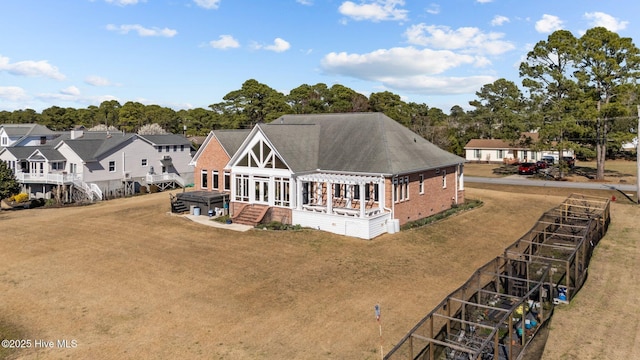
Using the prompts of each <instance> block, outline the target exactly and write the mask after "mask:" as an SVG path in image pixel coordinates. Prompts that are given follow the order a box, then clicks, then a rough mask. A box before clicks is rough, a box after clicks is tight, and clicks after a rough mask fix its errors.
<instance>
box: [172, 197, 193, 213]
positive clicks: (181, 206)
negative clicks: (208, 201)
mask: <svg viewBox="0 0 640 360" xmlns="http://www.w3.org/2000/svg"><path fill="white" fill-rule="evenodd" d="M169 198H170V199H171V212H172V213H177V214H180V213H186V212H189V207H188V206H187V204H185V202H184V201H182V200H180V199H179V198H178V197H176V196H175V195H173V194H169Z"/></svg>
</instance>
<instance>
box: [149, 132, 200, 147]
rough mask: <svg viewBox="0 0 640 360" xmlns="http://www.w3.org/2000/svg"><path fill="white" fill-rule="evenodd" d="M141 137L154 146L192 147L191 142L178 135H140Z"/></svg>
mask: <svg viewBox="0 0 640 360" xmlns="http://www.w3.org/2000/svg"><path fill="white" fill-rule="evenodd" d="M138 136H139V137H141V138H143V139H145V140H147V141H148V142H150V143H151V144H152V145H156V146H164V145H188V146H191V141H189V139H187V138H186V137H184V136H181V135H177V134H162V135H138Z"/></svg>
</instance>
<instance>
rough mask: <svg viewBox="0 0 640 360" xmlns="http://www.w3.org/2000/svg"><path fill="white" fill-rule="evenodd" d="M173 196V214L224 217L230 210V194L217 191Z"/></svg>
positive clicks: (190, 192)
mask: <svg viewBox="0 0 640 360" xmlns="http://www.w3.org/2000/svg"><path fill="white" fill-rule="evenodd" d="M170 196H171V212H173V213H185V212H190V213H191V214H193V215H200V214H203V215H205V214H209V215H222V213H223V212H226V211H225V210H228V209H229V194H228V193H220V192H217V191H186V192H181V193H177V194H176V195H175V196H174V195H170Z"/></svg>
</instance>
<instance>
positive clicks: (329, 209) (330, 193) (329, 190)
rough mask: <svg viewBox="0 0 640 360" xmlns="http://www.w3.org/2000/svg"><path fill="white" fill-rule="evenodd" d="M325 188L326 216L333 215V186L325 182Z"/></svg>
mask: <svg viewBox="0 0 640 360" xmlns="http://www.w3.org/2000/svg"><path fill="white" fill-rule="evenodd" d="M325 185H326V186H327V214H333V184H332V183H330V182H326V183H325Z"/></svg>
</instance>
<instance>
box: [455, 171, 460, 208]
mask: <svg viewBox="0 0 640 360" xmlns="http://www.w3.org/2000/svg"><path fill="white" fill-rule="evenodd" d="M458 176H460V164H457V165H456V181H455V183H456V187H455V194H454V196H455V202H456V205H458Z"/></svg>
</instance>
